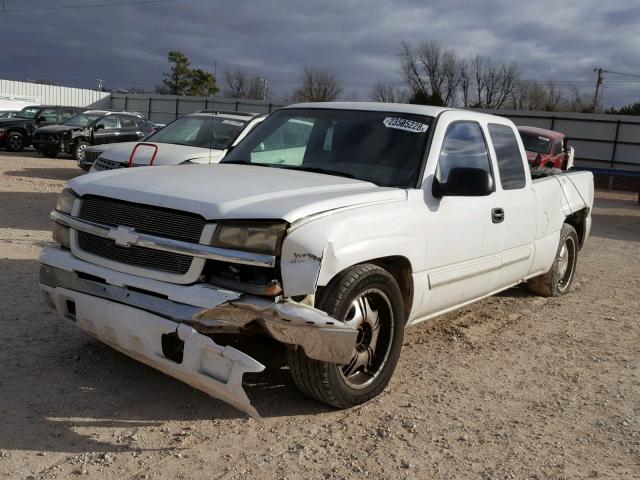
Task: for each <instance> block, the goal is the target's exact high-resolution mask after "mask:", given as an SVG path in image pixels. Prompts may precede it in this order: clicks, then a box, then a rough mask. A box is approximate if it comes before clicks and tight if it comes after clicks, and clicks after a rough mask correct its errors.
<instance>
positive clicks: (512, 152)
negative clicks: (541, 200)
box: [489, 123, 527, 190]
mask: <svg viewBox="0 0 640 480" xmlns="http://www.w3.org/2000/svg"><path fill="white" fill-rule="evenodd" d="M489 136H490V137H491V142H492V143H493V149H494V150H495V152H496V163H497V164H498V172H500V184H501V185H502V189H503V190H515V189H518V188H524V186H525V184H526V183H527V180H526V177H525V173H524V162H523V158H522V153H520V147H519V146H518V140H517V139H516V135H515V133H514V132H513V129H512V128H510V127H508V126H507V125H498V124H495V123H490V124H489Z"/></svg>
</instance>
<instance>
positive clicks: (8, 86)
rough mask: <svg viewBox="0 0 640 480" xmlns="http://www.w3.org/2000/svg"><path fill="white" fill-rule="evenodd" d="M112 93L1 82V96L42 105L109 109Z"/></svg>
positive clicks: (9, 81)
mask: <svg viewBox="0 0 640 480" xmlns="http://www.w3.org/2000/svg"><path fill="white" fill-rule="evenodd" d="M110 95H111V94H110V93H108V92H99V91H97V90H87V89H84V88H71V87H59V86H56V85H41V84H39V83H30V82H15V81H13V80H0V96H2V97H4V98H9V99H11V98H16V99H19V100H29V101H33V102H34V103H38V104H41V105H65V106H69V107H93V108H107V107H108V106H109V103H110V100H109V97H110Z"/></svg>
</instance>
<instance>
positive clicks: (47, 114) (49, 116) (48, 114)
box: [38, 108, 58, 122]
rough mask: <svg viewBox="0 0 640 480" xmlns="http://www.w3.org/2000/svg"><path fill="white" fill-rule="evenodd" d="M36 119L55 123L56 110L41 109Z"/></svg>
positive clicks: (56, 119) (56, 117)
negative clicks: (39, 118)
mask: <svg viewBox="0 0 640 480" xmlns="http://www.w3.org/2000/svg"><path fill="white" fill-rule="evenodd" d="M38 117H44V121H45V122H57V121H58V110H57V109H55V108H43V109H42V111H41V112H40V114H39V115H38Z"/></svg>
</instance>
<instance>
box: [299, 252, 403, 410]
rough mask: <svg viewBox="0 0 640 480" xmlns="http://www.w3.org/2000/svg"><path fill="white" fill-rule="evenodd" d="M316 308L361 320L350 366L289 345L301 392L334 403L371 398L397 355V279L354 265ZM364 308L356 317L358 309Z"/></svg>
mask: <svg viewBox="0 0 640 480" xmlns="http://www.w3.org/2000/svg"><path fill="white" fill-rule="evenodd" d="M316 307H317V308H319V309H321V310H323V311H325V312H326V313H328V314H329V315H331V316H332V317H334V318H337V319H338V320H341V321H345V322H346V323H349V322H354V325H358V324H359V325H360V326H359V328H358V331H359V335H358V341H357V342H356V353H355V355H354V358H353V359H352V361H351V363H350V364H349V365H338V364H335V363H328V362H321V361H318V360H314V359H311V358H309V357H307V356H306V355H305V353H304V350H303V349H302V348H300V347H290V348H289V349H288V350H287V358H288V361H289V367H290V368H291V375H292V377H293V381H294V382H295V384H296V386H297V387H298V388H299V389H300V391H301V392H302V393H304V394H305V395H307V396H309V397H311V398H314V399H316V400H319V401H320V402H323V403H327V404H329V405H332V406H334V407H338V408H348V407H352V406H354V405H359V404H361V403H364V402H367V401H369V400H371V399H372V398H374V397H375V396H377V395H378V394H380V392H382V391H383V390H384V388H385V387H386V386H387V384H388V383H389V380H390V379H391V376H392V375H393V372H394V371H395V368H396V365H397V363H398V358H399V357H400V349H401V348H402V339H403V337H404V325H405V318H404V309H403V303H402V293H401V292H400V288H399V287H398V284H397V283H396V281H395V279H394V278H393V276H391V274H390V273H389V272H387V271H386V270H384V269H382V268H380V267H378V266H376V265H372V264H362V265H356V266H354V267H351V268H349V269H347V270H345V271H344V272H342V273H340V274H339V275H338V276H337V277H336V278H334V279H333V280H332V281H331V282H330V283H329V285H328V286H327V287H326V288H325V289H324V291H323V292H322V294H321V295H320V298H319V299H318V301H317V302H316ZM363 312H366V314H365V315H363V317H364V319H363V320H360V315H358V314H359V313H363ZM375 324H377V328H376V327H375Z"/></svg>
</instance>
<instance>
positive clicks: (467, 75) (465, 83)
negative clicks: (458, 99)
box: [458, 59, 472, 108]
mask: <svg viewBox="0 0 640 480" xmlns="http://www.w3.org/2000/svg"><path fill="white" fill-rule="evenodd" d="M458 75H459V76H460V94H461V96H462V105H463V106H464V107H465V108H469V106H470V105H469V101H470V98H471V97H470V93H471V81H472V78H471V65H470V64H469V62H468V61H467V60H464V59H462V60H460V61H459V62H458Z"/></svg>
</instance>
